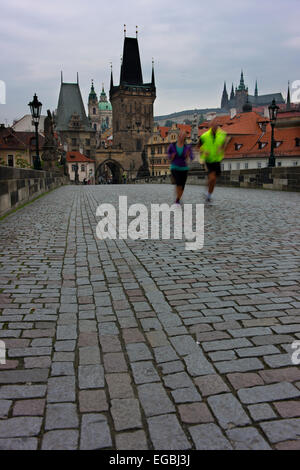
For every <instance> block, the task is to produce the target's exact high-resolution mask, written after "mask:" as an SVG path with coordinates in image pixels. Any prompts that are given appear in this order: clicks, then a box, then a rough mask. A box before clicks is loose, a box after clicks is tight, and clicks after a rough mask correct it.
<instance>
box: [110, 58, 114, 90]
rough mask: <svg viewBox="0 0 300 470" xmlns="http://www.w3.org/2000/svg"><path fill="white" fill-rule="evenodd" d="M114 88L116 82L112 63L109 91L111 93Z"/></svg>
mask: <svg viewBox="0 0 300 470" xmlns="http://www.w3.org/2000/svg"><path fill="white" fill-rule="evenodd" d="M113 87H114V81H113V71H112V62H111V63H110V87H109V90H110V91H111V90H112V89H113Z"/></svg>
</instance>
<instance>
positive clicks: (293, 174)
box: [136, 167, 300, 191]
mask: <svg viewBox="0 0 300 470" xmlns="http://www.w3.org/2000/svg"><path fill="white" fill-rule="evenodd" d="M136 182H137V183H143V182H148V183H166V184H170V182H171V181H170V176H166V177H163V176H153V177H150V178H148V179H147V180H144V179H143V180H138V181H136ZM187 184H199V185H205V184H206V172H205V171H201V170H195V171H193V170H191V171H190V172H189V176H188V180H187ZM217 184H218V185H219V186H231V187H238V188H256V189H273V190H279V191H300V167H299V168H298V167H276V168H257V169H251V170H231V171H223V172H222V174H221V176H220V177H219V178H218V183H217Z"/></svg>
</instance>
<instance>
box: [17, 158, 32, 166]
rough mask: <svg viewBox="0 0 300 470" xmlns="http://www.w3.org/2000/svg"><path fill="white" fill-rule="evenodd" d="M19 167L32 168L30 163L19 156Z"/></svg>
mask: <svg viewBox="0 0 300 470" xmlns="http://www.w3.org/2000/svg"><path fill="white" fill-rule="evenodd" d="M16 166H17V167H18V168H30V163H28V161H27V160H25V159H24V158H17V165H16Z"/></svg>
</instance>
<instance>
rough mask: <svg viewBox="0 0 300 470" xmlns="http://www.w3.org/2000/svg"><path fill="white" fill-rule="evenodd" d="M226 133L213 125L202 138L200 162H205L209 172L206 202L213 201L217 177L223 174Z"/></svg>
mask: <svg viewBox="0 0 300 470" xmlns="http://www.w3.org/2000/svg"><path fill="white" fill-rule="evenodd" d="M226 137H227V134H226V132H224V131H222V129H220V128H218V127H217V126H216V125H215V124H213V125H212V126H211V127H210V129H209V130H208V131H206V132H205V133H204V134H202V136H201V137H200V142H199V144H200V160H204V162H205V164H206V168H207V171H208V183H207V186H208V188H207V193H206V200H207V201H208V202H209V201H210V200H211V195H212V193H213V191H214V188H215V185H216V181H217V176H219V175H220V174H221V164H220V162H221V160H223V158H224V148H225V145H226Z"/></svg>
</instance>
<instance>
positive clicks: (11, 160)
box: [7, 155, 14, 166]
mask: <svg viewBox="0 0 300 470" xmlns="http://www.w3.org/2000/svg"><path fill="white" fill-rule="evenodd" d="M7 164H8V166H14V156H13V155H7Z"/></svg>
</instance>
